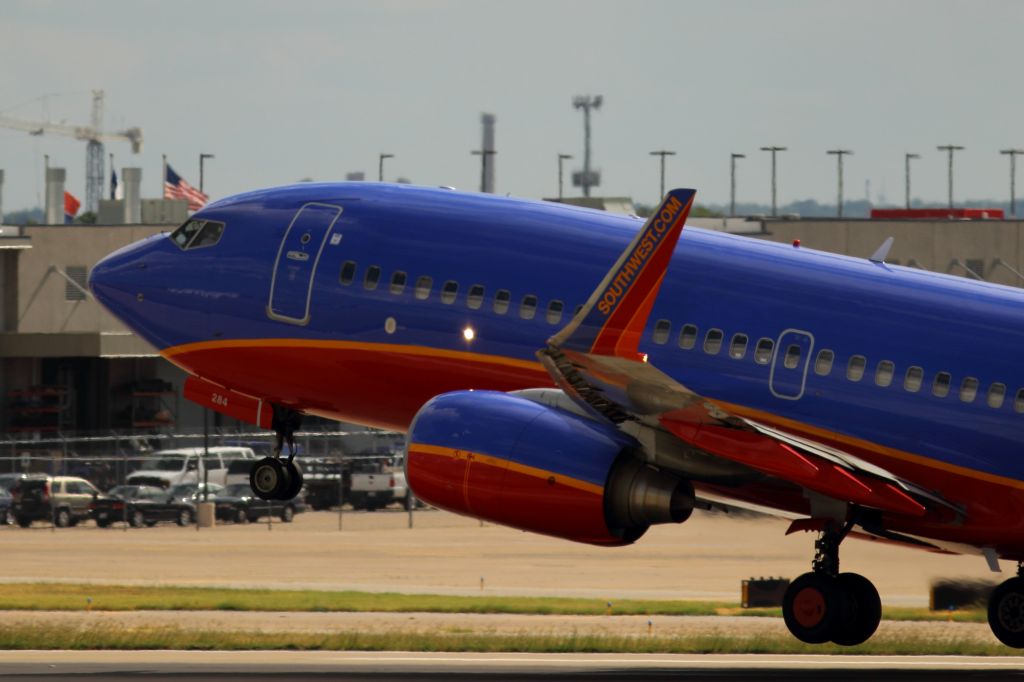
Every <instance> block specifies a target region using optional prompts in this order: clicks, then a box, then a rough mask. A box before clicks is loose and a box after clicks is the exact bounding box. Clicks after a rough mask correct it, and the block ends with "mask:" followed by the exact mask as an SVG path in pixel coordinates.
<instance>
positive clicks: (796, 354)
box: [782, 343, 801, 369]
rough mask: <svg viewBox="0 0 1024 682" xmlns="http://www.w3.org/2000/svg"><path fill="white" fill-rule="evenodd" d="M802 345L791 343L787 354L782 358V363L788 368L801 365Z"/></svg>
mask: <svg viewBox="0 0 1024 682" xmlns="http://www.w3.org/2000/svg"><path fill="white" fill-rule="evenodd" d="M800 352H801V351H800V346H798V345H796V344H795V343H791V344H790V345H789V348H787V349H786V356H785V357H784V358H782V365H783V366H784V367H785V368H786V369H796V368H797V367H798V366H799V365H800Z"/></svg>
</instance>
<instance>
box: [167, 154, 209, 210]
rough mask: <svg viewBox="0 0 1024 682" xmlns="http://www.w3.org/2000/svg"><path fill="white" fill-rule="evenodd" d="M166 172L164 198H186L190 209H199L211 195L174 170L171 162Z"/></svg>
mask: <svg viewBox="0 0 1024 682" xmlns="http://www.w3.org/2000/svg"><path fill="white" fill-rule="evenodd" d="M166 168H167V170H166V172H165V173H164V199H184V200H185V201H187V202H188V210H190V211H198V210H199V209H201V208H202V207H203V206H206V202H207V201H209V200H210V197H208V196H206V195H205V194H203V193H202V192H200V191H199V190H198V189H196V188H195V187H193V186H192V185H190V184H188V183H187V182H185V180H184V179H183V178H182V177H181V176H180V175H178V174H177V173H175V172H174V169H173V168H171V166H170V164H168V165H167V166H166Z"/></svg>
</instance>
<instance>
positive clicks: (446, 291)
mask: <svg viewBox="0 0 1024 682" xmlns="http://www.w3.org/2000/svg"><path fill="white" fill-rule="evenodd" d="M458 293H459V283H458V282H456V281H455V280H454V279H450V280H448V281H447V282H445V283H444V286H443V287H441V303H447V304H449V305H450V304H452V303H455V297H456V296H457V295H458Z"/></svg>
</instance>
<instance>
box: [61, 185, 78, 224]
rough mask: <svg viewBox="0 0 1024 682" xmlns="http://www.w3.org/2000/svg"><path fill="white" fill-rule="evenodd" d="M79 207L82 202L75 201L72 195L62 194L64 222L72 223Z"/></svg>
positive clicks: (69, 193)
mask: <svg viewBox="0 0 1024 682" xmlns="http://www.w3.org/2000/svg"><path fill="white" fill-rule="evenodd" d="M81 206H82V202H81V201H79V200H78V199H76V198H75V195H74V194H72V193H71V192H67V191H66V192H64V222H65V223H71V222H73V221H74V219H75V216H76V215H78V209H79V208H80V207H81Z"/></svg>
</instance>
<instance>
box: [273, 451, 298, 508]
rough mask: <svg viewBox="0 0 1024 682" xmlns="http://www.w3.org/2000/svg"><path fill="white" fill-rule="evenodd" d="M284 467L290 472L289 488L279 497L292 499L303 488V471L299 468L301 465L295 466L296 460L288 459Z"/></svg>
mask: <svg viewBox="0 0 1024 682" xmlns="http://www.w3.org/2000/svg"><path fill="white" fill-rule="evenodd" d="M284 467H285V470H286V471H287V472H288V488H287V489H286V490H285V491H284V495H283V496H281V497H278V498H277V499H279V500H291V499H293V498H294V497H295V496H296V495H298V494H299V491H300V490H302V472H301V471H300V470H299V467H297V466H295V462H289V461H287V460H286V461H285V463H284Z"/></svg>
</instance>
